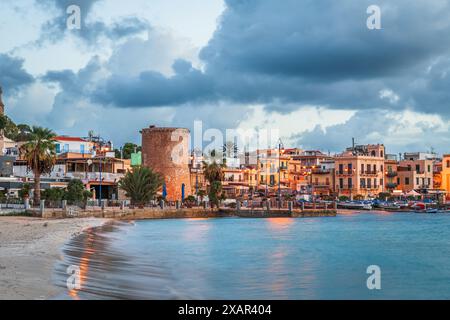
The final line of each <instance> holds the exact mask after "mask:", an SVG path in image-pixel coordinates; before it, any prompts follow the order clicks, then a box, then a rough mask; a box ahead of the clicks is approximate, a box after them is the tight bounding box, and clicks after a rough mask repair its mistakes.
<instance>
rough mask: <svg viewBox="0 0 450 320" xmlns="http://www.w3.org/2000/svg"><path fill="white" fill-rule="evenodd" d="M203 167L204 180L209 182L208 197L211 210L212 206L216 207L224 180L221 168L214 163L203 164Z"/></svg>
mask: <svg viewBox="0 0 450 320" xmlns="http://www.w3.org/2000/svg"><path fill="white" fill-rule="evenodd" d="M203 167H204V168H203V172H204V175H205V179H206V180H207V181H208V182H209V186H208V197H209V201H210V202H211V208H214V205H216V206H217V207H218V206H219V200H220V195H221V193H222V181H223V179H224V173H223V170H222V169H223V166H222V165H220V164H218V163H216V162H215V161H214V162H213V163H210V164H208V163H206V162H204V163H203Z"/></svg>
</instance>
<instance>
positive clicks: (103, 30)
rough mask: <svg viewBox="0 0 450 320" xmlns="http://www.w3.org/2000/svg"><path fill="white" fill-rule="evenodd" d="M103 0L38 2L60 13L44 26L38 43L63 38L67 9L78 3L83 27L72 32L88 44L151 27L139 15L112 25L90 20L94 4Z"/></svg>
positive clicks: (125, 35) (122, 36)
mask: <svg viewBox="0 0 450 320" xmlns="http://www.w3.org/2000/svg"><path fill="white" fill-rule="evenodd" d="M99 2H101V0H44V1H39V2H37V3H38V4H39V5H41V6H46V7H48V8H56V10H57V12H58V13H59V14H58V15H57V17H56V18H54V19H52V20H50V21H48V22H47V23H45V24H44V26H43V28H42V36H41V38H40V40H39V41H38V43H42V42H45V41H47V40H50V41H58V40H61V39H62V38H63V37H64V35H65V33H66V31H67V18H68V17H69V14H67V12H66V10H67V8H68V7H69V6H71V5H77V6H79V7H80V10H81V29H79V30H77V29H73V30H70V32H72V33H74V34H76V35H78V36H79V37H80V38H82V39H83V40H85V41H86V43H88V44H95V43H96V41H97V40H98V38H99V37H102V36H104V37H108V38H110V39H112V40H117V39H121V38H125V37H127V36H130V35H134V34H137V33H140V32H143V31H145V30H146V29H148V28H149V27H150V25H149V23H148V22H147V21H144V20H142V19H139V18H137V17H122V18H120V19H118V20H117V21H116V22H114V23H113V24H112V25H107V24H105V23H104V22H102V21H95V22H88V21H89V20H88V17H89V14H90V12H91V11H92V8H93V6H94V5H95V4H96V3H99Z"/></svg>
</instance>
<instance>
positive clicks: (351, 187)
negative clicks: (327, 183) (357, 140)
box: [334, 144, 385, 199]
mask: <svg viewBox="0 0 450 320" xmlns="http://www.w3.org/2000/svg"><path fill="white" fill-rule="evenodd" d="M334 159H335V191H336V193H337V195H338V196H347V197H349V198H351V199H352V198H353V197H354V196H356V195H358V196H361V197H364V198H367V197H375V196H377V195H378V194H379V193H381V192H383V191H384V160H385V147H384V145H382V144H376V145H360V146H354V147H351V148H347V150H346V151H344V152H343V153H341V154H339V155H336V156H335V158H334Z"/></svg>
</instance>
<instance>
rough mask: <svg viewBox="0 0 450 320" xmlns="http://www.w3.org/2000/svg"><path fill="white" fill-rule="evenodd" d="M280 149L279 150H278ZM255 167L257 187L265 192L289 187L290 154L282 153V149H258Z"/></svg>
mask: <svg viewBox="0 0 450 320" xmlns="http://www.w3.org/2000/svg"><path fill="white" fill-rule="evenodd" d="M280 151H281V152H280ZM257 152H258V157H257V168H258V172H259V182H258V188H259V190H261V191H265V192H266V193H270V192H275V191H276V190H278V181H280V186H281V189H288V188H289V161H290V160H291V156H289V155H284V150H278V149H263V150H258V151H257Z"/></svg>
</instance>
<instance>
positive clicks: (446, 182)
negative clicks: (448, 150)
mask: <svg viewBox="0 0 450 320" xmlns="http://www.w3.org/2000/svg"><path fill="white" fill-rule="evenodd" d="M441 189H443V190H445V191H447V199H448V198H450V154H445V155H444V157H443V159H442V172H441Z"/></svg>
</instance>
